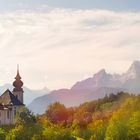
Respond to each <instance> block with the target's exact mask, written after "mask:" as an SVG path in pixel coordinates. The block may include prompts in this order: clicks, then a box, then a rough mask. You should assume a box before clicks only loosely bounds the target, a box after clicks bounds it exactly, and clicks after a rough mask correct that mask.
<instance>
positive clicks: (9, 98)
mask: <svg viewBox="0 0 140 140" xmlns="http://www.w3.org/2000/svg"><path fill="white" fill-rule="evenodd" d="M13 86H14V88H13V91H12V92H11V91H10V90H8V89H7V90H6V91H5V92H4V93H3V94H2V95H1V96H0V125H10V124H14V119H15V115H16V112H17V110H18V109H19V108H20V107H23V106H24V103H23V92H24V91H23V88H22V86H23V82H22V81H21V77H20V74H19V69H18V70H17V75H16V77H15V81H14V82H13Z"/></svg>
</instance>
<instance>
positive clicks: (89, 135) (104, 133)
mask: <svg viewBox="0 0 140 140" xmlns="http://www.w3.org/2000/svg"><path fill="white" fill-rule="evenodd" d="M15 121H16V125H15V126H3V127H2V128H1V129H0V140H5V139H6V140H139V139H140V95H137V96H135V95H130V94H128V93H123V92H120V93H118V94H117V95H115V94H110V95H109V96H105V97H104V98H102V99H98V100H94V101H91V102H86V103H84V104H81V105H80V106H79V107H73V108H66V107H65V106H64V105H63V104H60V103H59V102H56V103H54V104H51V105H50V106H49V108H48V110H46V112H45V113H44V114H43V115H38V116H34V115H33V114H32V113H31V112H30V111H29V110H28V109H26V108H23V109H22V110H19V112H18V113H17V117H16V119H15Z"/></svg>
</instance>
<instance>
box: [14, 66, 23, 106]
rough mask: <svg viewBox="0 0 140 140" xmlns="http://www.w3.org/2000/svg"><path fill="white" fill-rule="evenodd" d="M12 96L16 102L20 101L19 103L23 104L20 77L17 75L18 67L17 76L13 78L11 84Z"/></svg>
mask: <svg viewBox="0 0 140 140" xmlns="http://www.w3.org/2000/svg"><path fill="white" fill-rule="evenodd" d="M13 86H14V89H13V94H14V95H15V96H16V97H17V98H18V100H20V101H21V103H23V92H24V91H23V88H22V86H23V82H22V81H21V77H20V74H19V66H17V75H16V77H15V81H14V82H13Z"/></svg>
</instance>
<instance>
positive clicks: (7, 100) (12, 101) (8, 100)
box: [0, 89, 24, 105]
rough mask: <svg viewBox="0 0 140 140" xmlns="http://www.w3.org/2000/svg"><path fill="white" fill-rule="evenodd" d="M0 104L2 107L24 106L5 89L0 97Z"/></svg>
mask: <svg viewBox="0 0 140 140" xmlns="http://www.w3.org/2000/svg"><path fill="white" fill-rule="evenodd" d="M0 104H4V105H24V104H23V103H21V101H19V100H18V99H17V97H15V96H14V95H13V94H12V92H11V91H10V90H9V89H7V90H6V91H5V92H4V93H3V94H2V95H1V96H0Z"/></svg>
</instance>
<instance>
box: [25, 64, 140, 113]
mask: <svg viewBox="0 0 140 140" xmlns="http://www.w3.org/2000/svg"><path fill="white" fill-rule="evenodd" d="M139 83H140V61H134V62H133V63H132V64H131V66H130V67H129V69H128V70H127V71H126V72H125V73H123V74H122V75H119V74H109V73H107V72H106V71H105V69H102V70H100V71H99V72H98V73H96V74H94V76H93V77H90V78H87V79H85V80H82V81H79V82H77V83H76V84H74V85H73V86H72V87H71V88H70V89H59V90H54V91H51V92H50V94H46V95H44V96H41V97H38V98H36V99H34V100H33V102H32V103H31V104H30V105H29V106H28V108H29V109H30V110H31V111H32V112H34V113H35V114H42V113H44V112H45V111H46V110H47V107H48V105H50V104H52V103H54V102H60V103H62V104H64V105H65V106H67V107H71V106H78V105H80V104H82V103H84V102H87V101H91V100H95V99H99V98H102V97H104V96H105V95H109V94H110V93H118V92H121V91H124V92H130V93H133V94H139V93H140V86H139Z"/></svg>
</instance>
